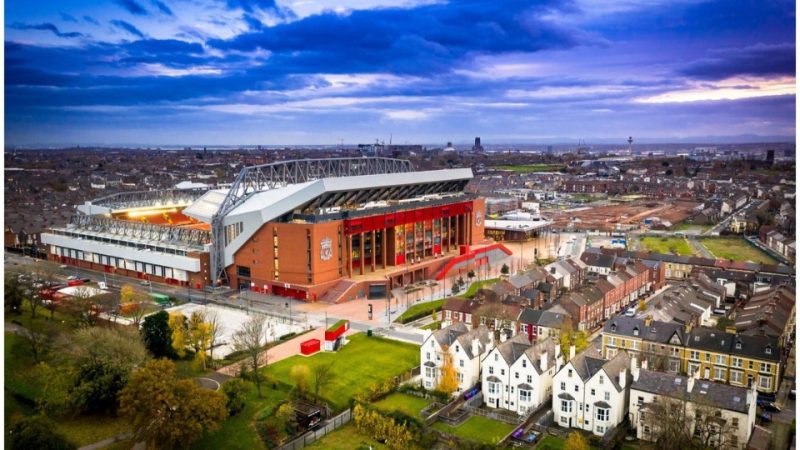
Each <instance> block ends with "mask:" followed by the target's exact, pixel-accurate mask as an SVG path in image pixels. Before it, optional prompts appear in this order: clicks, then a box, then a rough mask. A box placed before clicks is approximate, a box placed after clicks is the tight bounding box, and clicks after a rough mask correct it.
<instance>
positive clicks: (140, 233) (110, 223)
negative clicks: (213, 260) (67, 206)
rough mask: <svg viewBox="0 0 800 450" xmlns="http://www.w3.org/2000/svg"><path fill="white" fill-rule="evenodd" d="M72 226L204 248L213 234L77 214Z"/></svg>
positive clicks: (204, 231) (121, 235)
mask: <svg viewBox="0 0 800 450" xmlns="http://www.w3.org/2000/svg"><path fill="white" fill-rule="evenodd" d="M70 225H73V226H76V227H78V228H80V229H82V230H87V231H93V232H96V233H107V234H113V235H117V236H120V237H128V238H134V239H143V240H147V241H154V242H161V243H165V244H174V245H181V246H193V247H200V248H202V247H203V246H204V245H206V244H208V243H209V242H211V233H210V232H209V231H206V230H198V229H194V228H180V227H174V226H169V225H159V224H153V223H146V222H134V221H128V220H118V219H111V218H108V217H102V216H90V215H85V214H76V215H74V216H72V219H71V220H70Z"/></svg>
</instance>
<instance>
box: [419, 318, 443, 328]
mask: <svg viewBox="0 0 800 450" xmlns="http://www.w3.org/2000/svg"><path fill="white" fill-rule="evenodd" d="M420 328H422V329H423V330H431V331H436V330H438V329H440V328H442V321H441V320H437V321H436V322H431V323H429V324H427V325H425V326H422V327H420Z"/></svg>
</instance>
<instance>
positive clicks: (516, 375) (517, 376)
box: [514, 372, 519, 380]
mask: <svg viewBox="0 0 800 450" xmlns="http://www.w3.org/2000/svg"><path fill="white" fill-rule="evenodd" d="M514 378H516V379H517V380H519V372H514Z"/></svg>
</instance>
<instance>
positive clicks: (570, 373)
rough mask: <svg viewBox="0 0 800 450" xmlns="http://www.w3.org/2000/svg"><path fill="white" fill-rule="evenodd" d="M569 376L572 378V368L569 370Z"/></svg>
mask: <svg viewBox="0 0 800 450" xmlns="http://www.w3.org/2000/svg"><path fill="white" fill-rule="evenodd" d="M567 377H570V378H572V369H568V370H567Z"/></svg>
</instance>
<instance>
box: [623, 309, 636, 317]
mask: <svg viewBox="0 0 800 450" xmlns="http://www.w3.org/2000/svg"><path fill="white" fill-rule="evenodd" d="M625 315H626V316H627V317H633V316H635V315H636V310H635V309H633V308H628V310H627V311H625Z"/></svg>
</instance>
